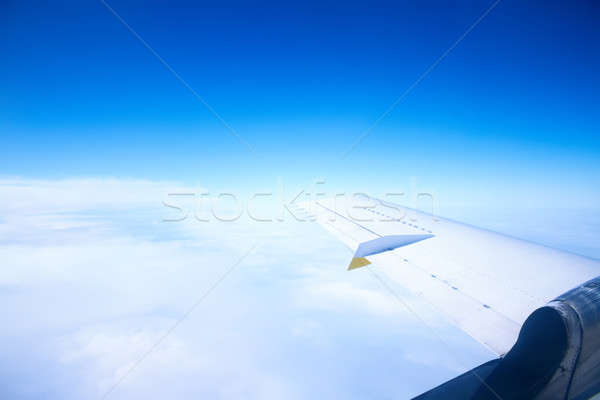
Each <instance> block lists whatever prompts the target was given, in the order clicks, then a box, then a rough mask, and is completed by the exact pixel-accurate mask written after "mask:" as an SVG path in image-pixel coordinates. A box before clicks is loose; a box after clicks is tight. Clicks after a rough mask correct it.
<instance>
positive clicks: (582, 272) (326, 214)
mask: <svg viewBox="0 0 600 400" xmlns="http://www.w3.org/2000/svg"><path fill="white" fill-rule="evenodd" d="M303 209H304V210H305V211H306V213H308V215H309V216H311V217H314V218H316V220H317V221H318V222H319V223H320V224H321V225H322V226H323V227H325V228H326V229H327V230H328V231H330V232H331V233H332V234H333V235H334V236H335V237H337V238H339V239H340V240H341V241H342V242H344V243H345V244H346V245H347V246H348V247H349V248H350V249H351V250H352V251H353V252H354V257H353V258H352V259H351V260H349V265H348V269H349V270H356V269H360V268H363V267H365V266H368V265H369V264H373V267H374V268H375V269H376V270H377V273H378V274H380V275H383V276H384V277H385V279H386V280H389V281H390V282H394V283H395V284H399V285H401V286H403V287H405V288H406V289H408V290H409V291H411V292H413V293H414V294H415V295H417V296H418V297H420V298H422V299H424V300H425V301H426V302H427V303H429V304H430V305H432V306H433V307H434V308H435V309H437V310H438V311H439V312H441V313H442V314H443V315H445V316H446V317H447V318H448V319H449V320H450V321H451V322H453V323H454V324H455V325H456V326H458V327H459V328H460V329H462V330H463V331H465V332H466V333H468V334H469V335H470V336H472V337H473V338H474V339H476V340H477V341H479V342H480V343H481V344H483V345H484V346H486V347H487V348H489V349H490V350H492V351H493V352H494V353H496V354H497V355H498V356H499V358H498V360H497V361H496V363H499V364H502V365H504V367H503V368H496V366H495V365H494V367H493V368H492V367H491V366H490V365H487V366H486V367H485V368H484V369H485V371H487V372H485V375H486V376H487V375H488V372H489V373H490V374H491V376H494V377H495V378H494V379H496V380H498V379H499V378H498V376H497V375H498V370H502V369H507V368H506V364H507V361H506V360H507V359H509V360H510V359H513V358H514V355H515V349H517V348H522V347H523V346H522V340H521V336H522V337H525V336H526V335H524V332H523V329H522V328H523V326H524V324H525V323H526V321H529V320H530V319H532V317H533V316H534V315H535V318H533V319H536V318H538V316H539V315H540V314H539V313H537V314H536V310H539V309H545V308H547V307H548V305H549V304H551V305H552V304H554V303H556V301H557V299H559V298H560V297H561V296H563V295H564V294H566V293H567V294H568V293H570V291H572V289H579V292H577V293H578V295H579V294H580V292H581V291H582V290H584V289H582V288H584V287H585V284H589V282H588V281H590V280H592V281H593V280H594V278H596V277H598V275H600V263H599V262H598V261H596V260H593V259H589V258H585V257H582V256H578V255H575V254H570V253H566V252H562V251H559V250H556V249H552V248H549V247H545V246H541V245H537V244H534V243H531V242H527V241H523V240H518V239H516V238H513V237H509V236H506V235H502V234H499V233H495V232H491V231H488V230H484V229H478V228H475V227H473V226H470V225H466V224H462V223H458V222H455V221H451V220H448V219H444V218H440V217H437V216H433V215H429V214H426V213H423V212H419V211H416V210H412V209H409V208H406V207H402V206H399V205H396V204H393V203H390V202H386V201H382V200H378V199H374V198H370V197H363V198H362V199H359V201H358V202H357V201H356V199H344V198H340V197H336V198H331V199H323V200H318V201H314V202H310V203H305V204H303ZM592 286H593V285H592ZM598 286H599V287H600V284H599V285H598ZM594 287H595V286H594ZM588 292H589V290H588ZM598 292H599V293H600V289H598ZM588 294H589V293H588ZM590 296H592V300H590V299H588V298H587V297H586V301H587V303H586V304H578V305H577V304H576V305H575V306H572V307H571V308H572V309H574V310H575V314H576V317H578V318H579V319H580V320H579V321H575V322H576V323H577V324H578V325H572V326H568V325H569V324H568V323H567V322H568V321H567V322H564V323H563V325H565V326H568V328H569V329H570V331H569V332H568V334H570V335H574V333H573V332H574V330H576V329H575V328H574V327H575V326H580V327H582V329H583V326H584V325H585V323H586V321H584V320H583V319H584V318H583V315H582V313H583V312H584V311H582V309H585V310H587V311H588V312H592V313H593V312H597V317H598V320H600V305H598V304H599V302H600V300H599V299H600V294H599V295H598V298H595V297H593V296H595V294H590ZM571 297H573V296H571ZM575 297H577V296H575ZM580 297H581V296H580ZM584 297H585V296H584ZM571 300H572V299H571ZM588 300H589V301H592V302H593V304H594V306H595V307H596V306H597V309H593V310H592V311H590V310H589V308H590V307H589V304H588V303H589V301H588ZM565 302H567V301H566V300H565V301H564V302H563V303H565ZM567 303H568V302H567ZM565 304H566V303H565ZM578 307H579V308H580V309H578ZM555 308H560V307H555ZM561 312H562V314H561V315H562V317H563V318H567V317H568V316H569V315H570V314H569V311H568V310H567V311H564V310H562V311H561ZM578 313H579V314H578ZM528 318H529V319H528ZM536 321H537V319H536ZM540 321H542V322H540V323H537V322H536V325H535V326H534V325H532V326H534V327H535V328H536V332H537V331H540V329H538V325H540V324H542V325H543V324H546V325H547V324H551V322H552V321H553V317H547V318H546V317H545V319H541V320H540ZM534 322H535V321H534ZM526 325H527V324H526ZM546 325H544V326H546ZM556 326H558V328H557V332H558V331H561V328H560V326H559V325H556ZM546 328H547V329H548V331H549V330H550V328H548V327H546ZM565 330H568V329H567V328H565ZM530 331H531V332H533V331H532V330H530ZM541 331H542V332H543V331H544V329H541ZM597 332H598V333H600V323H598V331H597ZM520 334H521V336H520ZM557 335H560V333H557ZM579 336H580V339H579V341H580V342H581V341H582V340H583V339H582V336H585V332H583V333H582V334H581V335H579ZM518 339H519V340H518ZM567 339H568V340H566V344H564V346H562V345H561V346H562V347H565V350H564V351H563V349H562V347H561V348H560V349H558V348H557V349H554V350H556V352H559V353H560V354H561V355H562V357H563V358H564V356H565V354H566V353H567V351H568V350H569V349H571V348H572V347H573V346H575V345H576V343H575V341H576V338H575V337H568V338H567ZM569 340H570V341H569ZM597 341H598V342H599V343H598V344H599V345H600V336H599V337H598V338H597ZM518 342H521V343H518ZM538 343H541V342H540V341H538ZM574 343H575V344H574ZM584 345H585V342H583V343H580V344H579V349H580V351H579V353H581V348H583V347H585V346H584ZM557 346H558V347H560V346H559V345H556V346H554V347H557ZM569 346H570V347H569ZM590 348H591V347H590V346H587V348H586V350H589V349H590ZM532 349H533V346H532V345H530V346H528V351H529V352H531V350H532ZM511 350H512V353H511ZM571 350H572V349H571ZM599 350H600V349H599ZM539 351H544V352H546V353H549V352H550V351H549V350H548V349H540V350H539ZM579 353H578V354H579ZM596 353H598V352H596V351H595V349H594V352H593V354H594V355H595V358H596V359H598V361H599V363H598V365H597V366H598V367H599V368H598V369H599V370H600V354H596ZM522 357H525V355H522ZM527 357H529V358H530V359H531V354H529V353H528V355H527ZM500 361H503V362H500ZM579 361H581V360H579ZM594 362H595V361H594ZM559 364H560V362H559ZM563 364H564V363H563ZM563 364H561V366H562V367H564V365H563ZM481 367H483V366H481ZM546 367H547V366H546ZM576 367H577V365H576V364H574V365H573V368H572V371H571V370H569V371H570V372H571V375H570V376H569V377H568V379H567V378H565V376H563V375H565V374H566V372H565V373H563V375H561V377H559V376H558V375H556V374H554V375H552V376H550V377H547V376H545V377H544V378H543V379H542V380H547V382H545V383H544V385H541V384H540V379H538V380H537V381H536V382H535V385H534V386H536V388H537V389H540V387H542V389H543V387H547V386H548V385H549V382H554V384H556V382H558V380H559V378H561V379H562V380H564V381H569V382H571V383H570V385H571V386H573V382H572V381H573V379H574V376H576V374H575V370H576V369H577V368H576ZM535 368H536V369H540V368H541V367H540V365H538V366H535ZM494 371H496V373H495V374H494ZM554 372H556V371H554V370H553V373H554ZM563 372H564V371H563ZM483 374H484V370H483V369H482V370H481V371H480V375H483ZM548 374H549V373H548V372H546V375H548ZM471 375H478V374H477V373H474V374H471ZM596 375H598V376H600V374H598V373H597V374H596ZM596 375H594V377H593V379H592V380H593V381H594V382H593V383H594V385H596V384H598V377H597V376H596ZM586 376H587V377H588V378H589V377H590V376H591V375H590V373H589V372H586ZM459 378H461V377H458V378H456V379H457V380H459ZM478 378H480V379H475V381H474V382H471V386H473V387H474V388H473V389H472V392H469V393H471V395H472V396H470V397H474V398H475V397H477V396H476V393H480V395H479V396H480V398H486V397H485V394H482V393H484V392H485V391H486V390H482V389H481V388H479V389H478V388H477V386H483V387H484V388H483V389H488V390H487V392H488V393H487V395H488V396H490V397H489V398H497V397H498V396H496V395H497V394H498V393H500V392H503V391H504V392H503V393H504V396H501V397H502V398H503V399H506V398H513V397H510V394H511V393H512V392H510V393H509V392H507V390H508V389H507V388H506V387H504V388H503V387H500V386H502V385H498V383H497V382H496V383H495V384H496V385H497V386H498V388H497V390H495V391H494V390H493V389H491V388H490V387H488V388H485V386H489V385H487V383H486V382H485V379H483V378H481V376H478ZM464 379H465V377H462V381H461V382H463V381H464ZM502 379H504V380H506V379H507V378H506V377H504V378H502ZM502 379H500V380H502ZM488 380H489V379H488ZM588 380H589V379H588ZM457 382H458V381H455V382H454V383H453V385H454V386H453V387H455V388H457V387H458V388H459V389H460V388H461V387H465V386H468V384H466V383H464V382H463V383H462V384H457ZM450 383H452V381H450V382H449V383H448V384H446V386H445V389H444V391H443V396H442V397H439V398H449V396H448V394H449V393H451V392H448V390H449V389H448V388H449V386H452V385H450ZM513 385H514V382H513ZM519 385H523V383H522V382H521V383H520V384H519ZM582 385H583V384H582ZM442 386H443V385H442ZM442 386H441V387H440V388H442ZM504 386H506V385H504ZM517 386H518V385H517ZM587 386H589V385H587ZM440 388H438V390H439V389H440ZM537 389H536V390H537ZM542 389H540V390H541V391H538V392H539V393H538V392H536V393H537V395H538V397H539V396H541V397H539V398H547V397H545V396H546V395H545V394H543V393H542V392H543V390H542ZM588 389H589V388H588ZM510 390H512V391H513V392H514V391H515V390H516V389H514V388H513V389H510ZM553 390H554V389H553ZM574 390H575V391H576V390H577V388H574V387H570V388H569V389H566V388H565V389H564V391H566V392H569V391H570V393H571V394H573V393H574ZM582 390H583V389H582ZM593 390H595V389H593ZM554 392H556V390H554ZM515 393H516V392H515ZM528 393H529V394H528V398H533V396H530V394H531V393H533V392H528ZM433 394H435V389H434V391H433V392H431V393H428V394H427V395H428V396H432V395H433ZM455 394H456V393H455ZM513 394H514V393H513ZM481 396H483V397H481ZM506 396H508V397H506ZM461 397H462V396H461ZM426 398H438V397H426ZM465 398H466V397H465ZM514 398H519V397H518V396H517V397H514ZM556 398H574V397H556Z"/></svg>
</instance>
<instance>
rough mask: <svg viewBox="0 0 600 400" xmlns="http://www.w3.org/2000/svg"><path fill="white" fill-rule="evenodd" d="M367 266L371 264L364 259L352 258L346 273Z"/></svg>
mask: <svg viewBox="0 0 600 400" xmlns="http://www.w3.org/2000/svg"><path fill="white" fill-rule="evenodd" d="M369 264H371V262H370V261H369V260H367V259H366V258H364V257H354V258H353V259H352V261H351V262H350V265H348V271H350V270H351V269H356V268H360V267H364V266H365V265H369Z"/></svg>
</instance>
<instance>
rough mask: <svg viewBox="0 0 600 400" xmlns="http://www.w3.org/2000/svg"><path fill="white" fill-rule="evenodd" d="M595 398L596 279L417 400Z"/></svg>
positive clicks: (599, 387) (599, 300) (598, 371)
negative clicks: (490, 356) (509, 343)
mask: <svg viewBox="0 0 600 400" xmlns="http://www.w3.org/2000/svg"><path fill="white" fill-rule="evenodd" d="M598 392H600V277H596V278H594V279H592V280H590V281H587V282H585V283H584V284H582V285H580V286H578V287H576V288H574V289H572V290H570V291H568V292H566V293H564V294H563V295H561V296H559V297H557V298H556V299H554V300H553V301H551V302H550V303H548V304H547V305H546V306H544V307H541V308H538V309H537V310H535V311H534V312H533V313H532V314H531V315H530V316H529V317H528V318H527V320H526V321H525V323H524V324H523V326H522V327H521V330H520V332H519V337H518V339H517V342H516V343H515V345H514V346H513V347H512V348H511V350H510V351H509V352H508V353H507V354H506V355H505V356H504V357H501V358H499V359H497V360H492V361H490V362H487V363H485V364H482V365H480V366H479V367H477V368H474V369H473V370H471V371H469V372H467V373H465V374H463V375H461V376H459V377H457V378H455V379H453V380H451V381H449V382H446V383H445V384H443V385H440V386H438V387H437V388H435V389H433V390H431V391H429V392H427V393H424V394H423V395H421V396H419V397H418V399H439V398H465V399H467V398H468V399H477V400H487V399H502V400H509V399H544V400H558V399H561V400H565V399H569V400H579V399H589V398H590V397H592V396H593V395H595V394H597V393H598Z"/></svg>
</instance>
